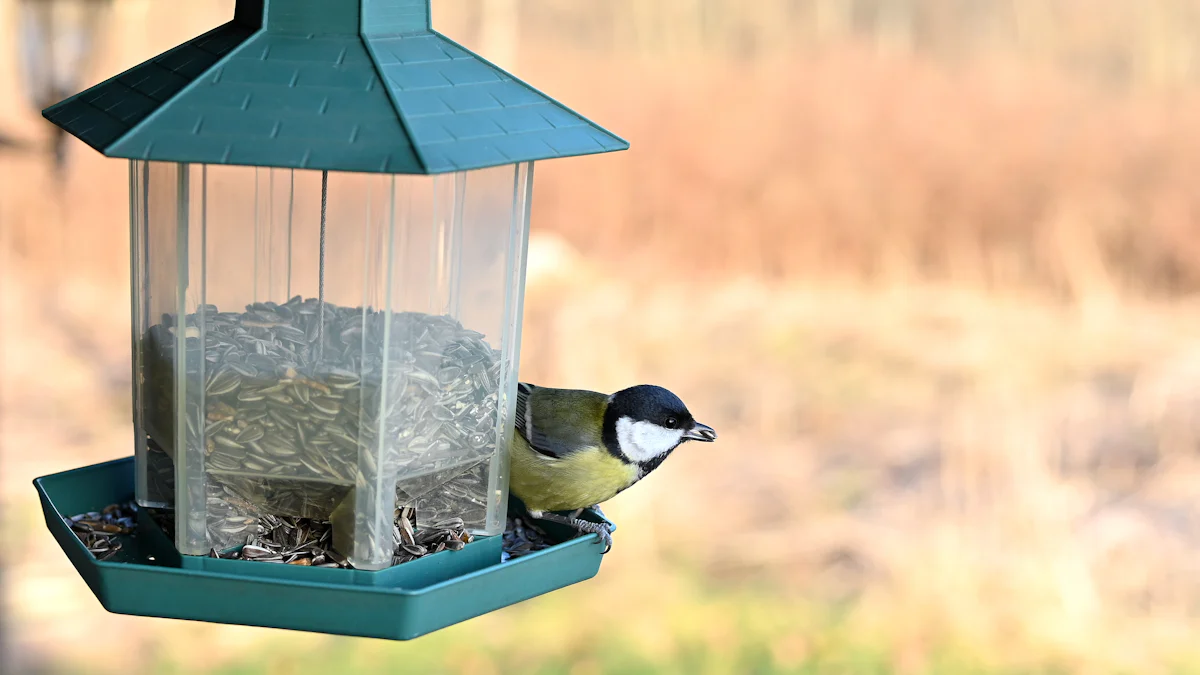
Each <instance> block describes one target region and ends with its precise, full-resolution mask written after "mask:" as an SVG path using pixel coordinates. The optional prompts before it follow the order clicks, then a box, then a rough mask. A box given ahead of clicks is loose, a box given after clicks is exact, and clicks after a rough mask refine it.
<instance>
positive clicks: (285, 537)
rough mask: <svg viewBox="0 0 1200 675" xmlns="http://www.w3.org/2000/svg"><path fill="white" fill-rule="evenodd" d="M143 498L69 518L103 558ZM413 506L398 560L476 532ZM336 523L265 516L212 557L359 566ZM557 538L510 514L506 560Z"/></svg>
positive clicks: (405, 514) (398, 528) (169, 526)
mask: <svg viewBox="0 0 1200 675" xmlns="http://www.w3.org/2000/svg"><path fill="white" fill-rule="evenodd" d="M137 511H138V507H137V504H136V503H134V502H128V503H125V504H112V505H110V506H107V507H105V509H104V510H103V511H99V512H97V511H91V512H88V513H81V514H78V515H75V516H71V517H70V518H64V520H65V521H66V522H67V524H68V525H70V526H71V530H72V531H73V532H75V536H77V537H79V540H80V541H81V542H83V545H84V546H86V547H87V549H88V550H89V551H91V552H92V554H93V555H95V556H96V559H97V560H107V559H108V558H110V557H112V556H113V555H114V554H115V553H116V552H117V551H119V550H121V542H120V541H118V540H116V539H115V536H116V535H124V534H132V533H133V532H134V531H135V530H136V529H137ZM147 512H148V513H149V514H150V517H151V518H153V519H154V521H155V522H156V523H157V524H158V526H159V528H161V529H162V531H163V533H164V534H165V535H166V536H167V538H168V539H174V528H175V523H174V519H173V516H172V515H171V512H169V511H164V510H162V509H148V510H147ZM414 522H415V517H414V514H413V511H412V509H410V508H404V509H397V512H396V524H395V526H394V527H393V529H392V539H393V541H394V542H395V553H394V556H393V558H392V565H400V564H403V563H406V562H408V561H410V560H416V559H417V558H420V557H423V556H426V555H432V554H434V553H440V552H441V551H445V550H450V551H459V550H462V549H463V547H465V546H466V545H467V544H469V543H471V542H472V541H473V540H474V538H473V537H472V535H471V533H470V532H467V531H466V529H465V526H464V523H463V521H462V519H461V518H451V519H449V520H446V521H444V522H441V523H438V524H437V526H436V527H425V528H421V529H420V530H418V529H416V528H415V527H414V525H413V523H414ZM332 542H333V528H332V527H331V526H330V524H329V523H328V522H325V521H319V520H313V519H310V518H290V517H280V516H264V517H263V518H262V520H261V521H260V522H259V524H258V531H257V532H256V534H255V535H254V536H253V537H251V539H250V541H249V543H247V544H246V545H245V546H243V547H241V548H240V549H238V550H234V551H229V552H226V553H222V552H220V551H217V550H216V549H213V550H211V551H209V554H208V555H209V557H212V558H222V559H226V560H246V561H250V562H265V563H281V564H285V565H301V566H309V567H334V568H340V569H353V568H352V567H351V565H350V563H349V561H347V560H346V558H345V557H343V556H342V555H340V554H338V553H337V552H336V551H334V550H333V547H332ZM554 543H555V542H554V541H553V540H552V539H551V538H550V536H549V535H547V534H546V533H545V532H544V531H543V530H542V529H541V528H539V527H538V526H537V525H534V524H533V523H531V522H528V521H526V520H525V519H524V518H522V517H520V516H512V515H509V517H508V522H507V525H506V526H505V529H504V535H503V548H502V552H501V558H500V559H501V562H508V561H509V560H513V559H515V558H520V557H521V556H525V555H528V554H530V553H533V552H535V551H541V550H543V549H547V548H550V547H551V546H553V545H554Z"/></svg>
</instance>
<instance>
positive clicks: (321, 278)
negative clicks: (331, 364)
mask: <svg viewBox="0 0 1200 675" xmlns="http://www.w3.org/2000/svg"><path fill="white" fill-rule="evenodd" d="M328 200H329V172H328V171H322V172H321V257H320V260H319V262H318V263H317V362H318V363H319V362H320V361H321V357H322V355H323V353H324V351H325V206H326V203H327V202H328Z"/></svg>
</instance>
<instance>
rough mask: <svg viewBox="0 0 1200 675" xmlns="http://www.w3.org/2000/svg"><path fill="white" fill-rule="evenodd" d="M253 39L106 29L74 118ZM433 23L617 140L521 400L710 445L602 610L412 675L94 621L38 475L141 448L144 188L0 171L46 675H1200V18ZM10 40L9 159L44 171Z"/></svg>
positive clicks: (130, 7) (658, 508) (550, 270)
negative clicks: (166, 67) (712, 439)
mask: <svg viewBox="0 0 1200 675" xmlns="http://www.w3.org/2000/svg"><path fill="white" fill-rule="evenodd" d="M484 5H487V7H484ZM231 7H232V2H231V0H222V1H221V2H209V1H204V2H201V1H200V0H192V1H191V2H188V3H186V4H185V5H182V6H178V7H176V6H175V5H174V4H172V3H165V2H158V1H154V0H117V2H116V4H115V5H114V8H113V14H112V15H111V16H110V17H109V18H110V24H109V26H108V28H107V29H106V32H105V34H104V39H103V40H102V41H101V43H100V44H99V45H98V49H99V51H98V53H97V55H96V57H95V58H94V60H92V61H91V62H89V66H88V71H87V73H88V74H87V75H86V76H84V77H82V79H81V81H80V86H81V87H82V86H85V85H87V84H90V83H91V82H95V81H98V79H100V78H101V77H102V76H103V75H104V74H105V73H111V72H116V71H117V70H119V69H121V68H124V67H127V66H129V65H132V64H134V63H137V62H139V61H141V60H144V59H145V58H148V57H149V56H152V55H154V54H156V53H158V52H160V51H163V50H164V49H166V48H167V47H169V46H172V45H174V44H176V43H178V42H180V41H182V40H184V39H187V38H188V37H190V36H192V35H195V34H198V33H200V32H201V31H203V30H204V29H206V28H208V27H209V26H212V25H215V24H216V23H218V22H220V21H222V20H224V17H225V16H227V15H228V14H229V12H230V10H231ZM434 8H435V26H437V27H438V28H439V29H441V30H443V31H444V32H446V33H448V34H450V35H451V36H452V37H455V38H456V39H459V40H461V41H462V42H464V43H466V44H467V45H468V46H470V47H472V48H475V49H478V50H480V51H481V52H483V53H484V54H487V55H491V53H493V52H495V53H498V56H497V60H499V61H501V63H504V64H505V65H507V66H509V67H511V68H512V69H513V70H515V71H516V72H517V73H518V74H519V75H521V76H522V77H523V78H525V79H526V80H527V81H529V82H531V83H532V84H534V85H535V86H537V87H538V88H540V89H542V90H543V91H547V92H549V93H550V94H552V95H553V96H555V97H556V98H558V99H559V100H561V101H563V102H564V103H566V104H568V105H570V106H571V107H573V108H575V109H577V110H580V111H582V112H583V113H584V114H586V115H587V116H589V117H590V118H592V119H594V120H596V121H598V122H599V123H601V124H602V125H604V126H606V127H607V128H609V129H611V130H613V131H614V132H615V133H617V134H618V135H621V136H623V137H625V138H627V139H628V140H630V142H631V143H632V149H631V150H630V151H629V152H626V153H619V154H617V155H611V156H599V157H586V158H578V159H571V160H560V161H556V162H550V163H547V164H545V165H544V166H539V167H538V170H537V173H536V183H535V190H534V205H533V222H532V231H533V236H532V238H531V245H530V262H529V265H530V267H529V287H528V295H527V300H526V313H525V329H524V342H523V350H522V359H521V363H522V370H521V372H522V379H524V380H528V381H533V382H538V383H543V384H548V385H557V386H578V387H586V388H594V389H597V390H612V389H615V388H618V387H622V386H626V385H629V384H633V383H636V382H641V381H648V382H655V383H659V384H663V385H665V386H667V387H669V388H671V389H673V390H675V391H676V392H677V393H679V394H680V395H681V396H682V397H683V398H684V400H685V401H687V402H688V404H689V406H690V407H691V408H692V409H693V411H695V412H696V414H697V416H698V417H700V418H701V419H703V420H704V421H706V422H708V423H709V424H711V425H712V426H714V427H715V428H716V429H717V430H718V431H719V432H720V440H719V441H718V442H717V443H716V444H715V445H712V446H703V447H696V448H688V449H687V450H686V452H681V453H678V454H677V455H675V456H674V457H673V458H672V460H671V461H670V462H669V463H668V464H666V465H665V466H664V468H663V469H662V470H661V471H660V472H658V473H656V474H655V475H654V476H652V477H651V478H650V479H648V480H647V481H646V482H645V484H644V485H640V486H639V487H638V488H637V489H634V490H631V491H629V492H627V493H624V494H622V495H621V496H619V497H618V498H617V499H615V500H613V502H612V503H611V504H610V505H607V506H606V509H605V510H606V512H607V513H608V514H609V515H610V516H612V517H613V518H614V519H615V520H617V522H618V523H619V525H620V530H619V532H618V533H617V535H616V538H615V539H616V545H615V548H614V549H613V551H612V553H611V554H610V556H609V557H608V558H607V559H606V561H605V565H604V567H603V569H602V570H601V573H600V575H599V576H598V577H597V578H596V579H593V580H591V581H588V582H586V583H584V584H581V585H579V586H578V587H574V588H570V589H566V590H564V591H561V592H559V593H556V594H553V595H551V596H547V597H545V598H540V599H536V600H533V601H530V602H527V603H523V604H522V605H520V606H517V607H513V608H509V609H506V610H503V611H501V612H498V613H496V614H494V615H491V616H487V617H482V618H480V619H477V620H475V621H472V622H468V623H466V624H463V625H460V626H456V627H453V628H451V629H447V630H446V631H443V632H440V633H438V634H435V635H432V636H429V637H427V638H423V639H421V640H418V641H416V642H413V643H409V644H385V643H377V642H372V641H361V640H343V639H333V638H325V637H320V636H310V635H298V634H289V633H280V632H276V631H268V630H262V629H249V628H237V627H221V626H207V625H204V626H196V625H190V624H184V623H181V622H167V621H155V620H150V619H138V618H129V617H116V616H112V615H108V614H105V613H104V612H103V610H102V609H101V608H100V607H99V605H98V604H97V603H96V602H95V601H94V599H93V598H92V597H91V596H90V594H89V592H88V591H87V589H86V587H85V586H84V585H83V583H82V582H81V581H80V580H79V579H78V577H77V576H75V575H74V574H73V572H72V570H71V568H70V566H69V563H68V562H67V561H66V559H65V558H64V557H63V556H62V555H61V553H59V552H58V549H57V547H56V545H55V544H54V542H53V541H52V540H51V538H50V537H49V535H48V534H47V533H46V532H45V529H44V526H43V525H41V524H40V522H39V518H40V514H39V512H38V510H37V505H36V500H35V499H34V493H33V490H32V488H31V487H30V485H29V481H30V480H31V479H32V478H33V477H35V476H38V475H42V474H45V473H50V472H54V471H59V470H63V469H66V468H70V467H72V466H76V465H79V464H82V463H91V462H95V461H101V460H104V459H108V458H113V457H120V456H124V455H127V454H128V453H129V451H130V450H129V445H130V444H129V440H130V438H129V436H130V429H129V405H130V395H129V391H128V388H129V379H130V375H129V372H130V369H129V348H128V336H129V332H128V325H129V324H128V321H129V313H128V312H129V302H128V257H127V256H128V235H127V217H128V215H127V204H126V200H127V194H128V193H127V188H126V185H125V180H126V173H125V169H124V166H123V165H122V164H120V163H119V162H117V161H116V160H105V159H102V158H99V157H97V156H95V153H94V152H92V151H91V150H90V149H88V148H86V147H84V146H82V144H79V143H74V144H73V145H72V147H71V148H70V151H71V155H70V167H69V171H68V173H67V174H66V175H65V177H63V178H62V179H61V180H59V179H57V178H56V177H55V176H54V174H53V173H52V172H51V170H50V166H49V164H48V162H47V159H46V157H45V155H44V154H42V153H39V152H34V151H21V150H10V151H5V150H4V149H2V148H0V498H2V499H3V503H4V507H5V508H4V519H3V522H2V523H0V542H2V543H3V545H4V546H5V548H4V549H3V550H4V551H5V553H3V554H2V555H0V563H3V565H4V570H3V582H4V585H5V595H6V609H7V614H6V617H5V623H6V632H7V633H8V637H7V640H8V642H9V643H10V645H9V648H10V651H11V652H12V653H15V654H16V655H17V656H18V657H19V658H20V659H21V660H22V663H23V664H24V666H23V667H28V668H30V669H32V668H34V667H35V666H40V667H43V668H45V669H48V670H50V671H54V672H114V673H115V672H129V671H130V670H133V671H135V672H156V673H168V672H179V673H199V672H205V673H243V672H245V673H249V672H269V673H290V672H296V670H297V669H299V668H301V667H305V668H311V669H322V670H325V671H332V672H343V670H346V671H347V672H349V671H353V672H380V673H383V672H421V673H432V672H456V673H476V674H486V673H508V672H535V673H564V674H565V673H571V674H572V675H583V674H588V673H629V672H645V673H651V672H655V673H657V672H668V673H689V674H691V673H735V672H736V673H750V672H755V673H758V672H795V673H890V672H897V673H956V674H957V673H970V672H974V673H988V674H991V673H1139V674H1141V673H1146V674H1150V673H1168V672H1180V673H1185V672H1200V649H1198V648H1197V647H1196V643H1195V640H1194V635H1195V631H1196V630H1197V629H1198V628H1200V499H1198V497H1200V487H1198V486H1200V419H1198V416H1197V410H1198V406H1200V294H1198V291H1200V191H1197V190H1196V188H1195V177H1196V176H1197V175H1200V47H1198V46H1197V45H1196V44H1195V41H1194V36H1195V35H1196V33H1197V30H1200V3H1197V2H1193V1H1185V0H1146V1H1145V2H1140V3H1129V2H1120V1H1118V0H1098V1H1094V2H1087V3H1084V2H1075V1H1071V0H1057V1H1054V2H1047V1H1043V2H1035V1H1032V0H1009V1H1005V2H994V3H968V2H954V1H951V0H889V1H886V2H885V1H884V0H856V1H853V2H852V1H850V0H845V1H839V0H807V1H803V2H785V1H784V0H760V1H758V2H754V3H738V2H735V1H734V0H662V1H661V2H655V3H649V2H636V0H620V1H614V2H608V3H591V4H582V3H577V2H567V1H565V0H510V1H509V2H499V0H473V1H468V0H436V1H435V3H434ZM16 9H17V3H16V2H15V0H0V49H4V50H6V51H5V52H3V53H0V134H7V135H11V136H14V137H16V138H20V139H24V140H28V141H30V142H34V143H43V142H44V138H45V137H46V134H47V131H48V130H47V128H46V127H45V126H44V125H42V124H40V123H39V120H38V119H37V117H36V111H35V109H34V108H33V107H32V106H31V104H29V103H28V102H27V101H26V100H25V99H24V98H23V97H22V93H21V92H22V90H21V87H20V79H19V69H18V67H17V65H16V64H17V61H16V54H15V53H14V52H13V51H12V50H11V49H9V48H8V47H7V46H6V45H9V44H12V43H13V41H14V40H15V35H16V32H15V31H16V25H17V24H16V17H17V13H16ZM506 12H515V14H508V13H506ZM506 20H507V21H508V23H505V21H506ZM505 26H509V27H511V26H515V27H516V32H511V31H510V30H509V29H506V28H505ZM489 50H491V51H489ZM111 635H119V636H120V637H110V636H111ZM114 640H115V641H116V643H118V644H120V645H121V646H120V648H119V649H117V650H115V651H114V650H113V649H112V645H113V644H114V642H113V641H114ZM98 646H100V647H102V649H98V648H97V647H98Z"/></svg>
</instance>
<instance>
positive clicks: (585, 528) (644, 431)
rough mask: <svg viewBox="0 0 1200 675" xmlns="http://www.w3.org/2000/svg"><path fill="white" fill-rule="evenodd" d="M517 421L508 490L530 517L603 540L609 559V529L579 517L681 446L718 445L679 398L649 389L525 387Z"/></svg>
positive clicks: (519, 397)
mask: <svg viewBox="0 0 1200 675" xmlns="http://www.w3.org/2000/svg"><path fill="white" fill-rule="evenodd" d="M515 419H516V433H515V434H513V440H512V444H511V445H510V449H509V455H510V458H511V461H510V471H511V478H510V483H509V489H510V490H511V491H512V492H513V494H515V495H516V496H517V497H519V498H520V499H521V501H523V502H525V507H526V509H527V510H528V511H529V515H530V517H532V518H535V519H539V520H547V521H551V522H557V523H562V524H564V525H569V526H571V527H573V528H575V529H576V530H578V531H580V532H588V533H595V534H598V535H600V539H601V540H602V541H603V542H604V552H605V553H607V552H608V551H609V549H610V548H612V534H611V533H610V532H609V529H608V527H607V526H605V525H600V524H597V523H593V522H590V521H587V520H582V519H581V518H579V514H580V513H581V512H582V511H583V510H584V509H586V508H592V509H594V510H596V511H597V512H599V506H598V505H599V504H600V503H601V502H605V501H608V500H609V499H611V498H612V497H613V496H615V495H616V494H617V493H619V492H621V491H623V490H625V489H627V488H629V487H630V486H632V485H633V484H634V483H636V482H638V481H639V480H641V479H642V478H645V477H646V475H647V474H649V473H650V472H651V471H653V470H655V469H656V468H658V466H659V465H660V464H662V463H663V461H664V460H665V459H666V458H667V457H668V456H669V455H670V454H671V453H672V452H674V451H675V448H677V447H679V445H680V444H682V443H684V442H686V441H703V442H706V443H711V442H712V441H715V440H716V439H717V432H715V431H713V429H712V427H710V426H708V425H705V424H701V423H699V422H697V421H696V420H695V419H694V418H693V417H692V414H691V413H690V412H688V409H687V406H685V405H684V404H683V401H681V400H679V397H678V396H676V395H675V394H673V393H671V392H670V391H667V390H666V389H663V388H662V387H656V386H654V385H649V384H643V385H638V386H636V387H630V388H628V389H623V390H621V391H618V392H617V393H615V394H612V395H606V394H601V393H597V392H594V391H583V390H578V389H551V388H548V387H538V386H534V385H532V384H526V383H524V382H521V383H519V384H518V385H517V405H516V418H515ZM551 511H572V512H574V513H573V515H571V516H562V515H559V514H556V513H550V512H551Z"/></svg>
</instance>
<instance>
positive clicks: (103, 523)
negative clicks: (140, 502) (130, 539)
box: [63, 502, 138, 560]
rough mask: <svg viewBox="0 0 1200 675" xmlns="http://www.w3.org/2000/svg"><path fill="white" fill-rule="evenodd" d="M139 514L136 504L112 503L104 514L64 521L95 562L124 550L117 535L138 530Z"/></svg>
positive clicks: (95, 513) (82, 516) (86, 514)
mask: <svg viewBox="0 0 1200 675" xmlns="http://www.w3.org/2000/svg"><path fill="white" fill-rule="evenodd" d="M137 511H138V507H137V504H136V503H134V502H126V503H124V504H111V505H109V506H106V507H104V510H103V511H89V512H87V513H80V514H77V515H74V516H71V517H69V518H63V521H65V522H66V523H67V525H69V526H70V527H71V531H72V532H74V533H75V536H76V537H78V538H79V541H80V542H82V543H83V545H84V546H85V547H86V548H87V550H88V551H90V552H91V553H92V555H94V556H96V560H108V559H109V558H111V557H113V556H114V555H116V554H117V552H118V551H120V550H121V542H120V540H118V539H117V538H116V537H117V535H121V534H131V533H132V532H133V530H134V529H135V528H136V527H137Z"/></svg>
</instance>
